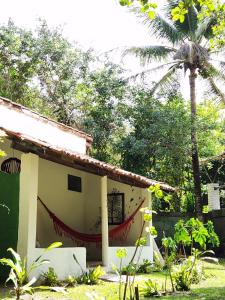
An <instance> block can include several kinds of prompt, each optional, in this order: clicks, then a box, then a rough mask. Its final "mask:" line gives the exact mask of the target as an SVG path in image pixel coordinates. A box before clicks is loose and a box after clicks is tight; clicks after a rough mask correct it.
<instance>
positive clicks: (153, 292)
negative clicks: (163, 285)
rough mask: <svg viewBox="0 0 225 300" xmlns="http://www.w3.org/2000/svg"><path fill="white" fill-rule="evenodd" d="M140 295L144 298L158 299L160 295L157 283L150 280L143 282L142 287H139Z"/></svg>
mask: <svg viewBox="0 0 225 300" xmlns="http://www.w3.org/2000/svg"><path fill="white" fill-rule="evenodd" d="M141 294H142V295H143V296H144V297H153V296H156V297H160V296H161V295H162V293H161V292H160V287H159V284H158V282H157V281H153V280H151V279H148V280H146V281H144V285H143V286H142V287H141Z"/></svg>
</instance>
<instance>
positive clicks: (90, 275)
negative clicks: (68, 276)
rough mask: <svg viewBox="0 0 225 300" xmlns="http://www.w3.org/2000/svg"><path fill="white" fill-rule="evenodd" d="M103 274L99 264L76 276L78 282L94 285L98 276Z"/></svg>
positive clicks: (97, 280)
mask: <svg viewBox="0 0 225 300" xmlns="http://www.w3.org/2000/svg"><path fill="white" fill-rule="evenodd" d="M104 274H105V271H104V270H103V269H102V267H101V266H98V267H96V268H94V269H92V270H89V271H88V272H84V273H83V274H82V275H81V276H79V277H77V278H76V281H77V283H78V284H88V285H94V284H98V282H99V278H100V277H101V276H102V275H104Z"/></svg>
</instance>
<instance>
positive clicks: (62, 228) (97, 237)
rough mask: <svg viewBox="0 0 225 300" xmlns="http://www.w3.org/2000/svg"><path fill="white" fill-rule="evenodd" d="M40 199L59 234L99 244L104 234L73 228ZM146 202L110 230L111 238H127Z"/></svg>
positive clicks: (74, 239)
mask: <svg viewBox="0 0 225 300" xmlns="http://www.w3.org/2000/svg"><path fill="white" fill-rule="evenodd" d="M38 200H39V201H40V203H41V204H42V205H43V207H44V208H45V210H46V211H47V213H48V214H49V217H50V218H51V219H52V221H53V225H54V229H55V232H56V234H58V235H59V236H66V237H68V238H70V239H71V240H72V241H74V242H78V243H80V242H84V243H96V244H99V243H101V241H102V235H101V234H88V233H82V232H78V231H76V230H75V229H72V228H71V227H69V226H68V225H66V224H65V223H63V222H62V221H61V220H60V219H59V218H58V217H57V216H56V215H55V214H54V213H53V212H52V211H50V209H49V208H48V207H47V206H46V205H45V204H44V202H43V201H42V200H41V199H40V197H38ZM143 203H144V200H142V202H141V203H140V204H139V206H138V207H137V208H136V209H135V211H134V212H133V213H132V214H131V215H130V216H129V217H128V218H127V219H126V220H125V221H124V222H123V223H122V224H120V225H118V226H116V227H114V228H113V229H111V230H109V238H110V239H114V238H116V239H119V240H125V239H126V238H127V235H128V233H129V231H130V228H131V224H132V223H133V222H134V217H135V215H136V214H137V212H138V211H139V209H140V208H141V206H142V204H143Z"/></svg>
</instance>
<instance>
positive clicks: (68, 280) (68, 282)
mask: <svg viewBox="0 0 225 300" xmlns="http://www.w3.org/2000/svg"><path fill="white" fill-rule="evenodd" d="M64 282H65V284H66V285H67V286H69V287H74V286H75V285H76V283H77V280H76V278H75V276H71V275H69V276H68V277H67V278H66V279H65V280H64Z"/></svg>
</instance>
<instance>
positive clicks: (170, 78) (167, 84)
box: [151, 64, 180, 94]
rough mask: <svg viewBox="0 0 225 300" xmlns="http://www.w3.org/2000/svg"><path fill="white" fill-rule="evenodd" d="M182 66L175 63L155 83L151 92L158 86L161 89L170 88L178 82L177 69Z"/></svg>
mask: <svg viewBox="0 0 225 300" xmlns="http://www.w3.org/2000/svg"><path fill="white" fill-rule="evenodd" d="M179 67H180V64H174V65H173V66H172V67H170V69H169V70H168V72H166V74H164V75H163V77H162V78H161V79H160V80H159V81H158V82H156V83H155V85H154V86H153V88H152V89H151V93H152V94H154V93H155V91H156V90H157V89H158V88H161V89H170V88H171V86H172V85H173V84H174V83H177V79H176V76H175V75H176V71H177V69H178V68H179Z"/></svg>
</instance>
